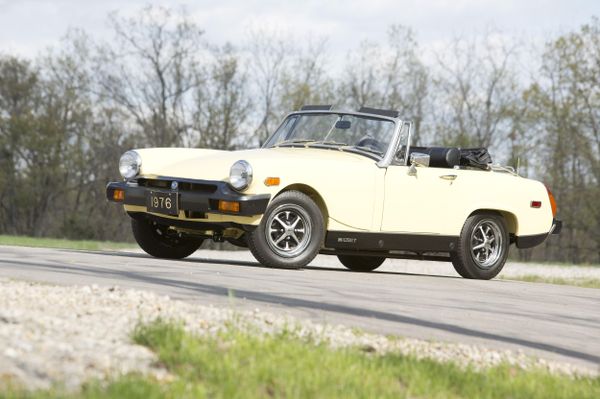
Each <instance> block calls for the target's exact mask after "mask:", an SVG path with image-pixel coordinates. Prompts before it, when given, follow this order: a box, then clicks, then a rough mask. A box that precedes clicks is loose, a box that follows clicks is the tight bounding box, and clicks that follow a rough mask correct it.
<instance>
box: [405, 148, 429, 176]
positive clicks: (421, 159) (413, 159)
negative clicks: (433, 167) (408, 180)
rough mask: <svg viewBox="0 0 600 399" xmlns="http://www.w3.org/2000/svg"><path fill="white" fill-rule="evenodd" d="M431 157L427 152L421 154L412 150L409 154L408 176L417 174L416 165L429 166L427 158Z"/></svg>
mask: <svg viewBox="0 0 600 399" xmlns="http://www.w3.org/2000/svg"><path fill="white" fill-rule="evenodd" d="M430 159H431V157H430V156H429V154H423V153H422V152H413V153H412V154H410V168H409V169H408V175H409V176H416V175H417V166H429V160H430Z"/></svg>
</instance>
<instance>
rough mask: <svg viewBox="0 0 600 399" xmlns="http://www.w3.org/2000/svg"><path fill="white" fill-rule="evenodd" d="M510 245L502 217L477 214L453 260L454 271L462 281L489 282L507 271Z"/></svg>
mask: <svg viewBox="0 0 600 399" xmlns="http://www.w3.org/2000/svg"><path fill="white" fill-rule="evenodd" d="M509 244H510V242H509V237H508V229H507V228H506V222H505V221H504V218H503V217H502V216H500V215H498V214H496V213H480V214H475V215H472V216H470V217H469V218H468V219H467V221H466V222H465V224H464V225H463V228H462V231H461V233H460V237H459V240H458V247H457V250H456V252H453V253H451V254H450V257H451V260H452V264H453V265H454V269H455V270H456V271H457V273H458V274H460V275H461V276H462V277H464V278H472V279H479V280H489V279H492V278H494V277H496V276H497V275H498V273H500V271H501V270H502V268H503V267H504V264H505V263H506V258H507V257H508V246H509Z"/></svg>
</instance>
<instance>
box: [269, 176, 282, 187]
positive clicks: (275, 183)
mask: <svg viewBox="0 0 600 399" xmlns="http://www.w3.org/2000/svg"><path fill="white" fill-rule="evenodd" d="M279 183H281V180H280V179H279V177H267V178H266V179H265V186H278V185H279Z"/></svg>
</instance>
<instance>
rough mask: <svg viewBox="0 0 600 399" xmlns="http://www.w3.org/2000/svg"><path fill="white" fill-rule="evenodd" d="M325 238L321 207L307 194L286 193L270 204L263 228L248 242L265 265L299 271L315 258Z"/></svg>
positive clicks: (253, 252)
mask: <svg viewBox="0 0 600 399" xmlns="http://www.w3.org/2000/svg"><path fill="white" fill-rule="evenodd" d="M324 237H325V228H324V221H323V215H322V214H321V210H320V209H319V207H318V206H317V204H315V202H314V201H313V200H312V199H311V198H310V197H309V196H308V195H306V194H304V193H301V192H299V191H286V192H284V193H282V194H280V195H278V196H277V197H276V198H275V199H273V201H272V202H271V204H269V207H268V208H267V210H266V212H265V214H264V215H263V218H262V220H261V222H260V224H259V226H258V227H257V228H256V229H255V230H254V231H252V232H250V233H247V242H248V248H250V251H251V252H252V254H253V255H254V257H255V258H256V260H257V261H259V262H260V263H261V264H263V265H265V266H269V267H280V268H286V269H297V268H300V267H304V266H306V265H307V264H309V263H310V262H311V261H312V260H313V259H314V258H315V256H316V255H317V253H319V250H320V249H321V246H322V244H323V239H324Z"/></svg>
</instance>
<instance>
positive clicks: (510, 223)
mask: <svg viewBox="0 0 600 399" xmlns="http://www.w3.org/2000/svg"><path fill="white" fill-rule="evenodd" d="M482 213H495V214H498V215H500V216H502V217H503V218H504V221H505V222H506V227H507V228H508V234H510V235H511V237H514V236H516V235H517V232H518V231H519V219H518V218H517V216H516V215H515V214H514V213H512V212H509V211H506V210H503V209H494V208H482V209H477V210H474V211H473V212H471V213H470V214H469V216H468V217H471V216H473V215H476V214H482Z"/></svg>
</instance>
